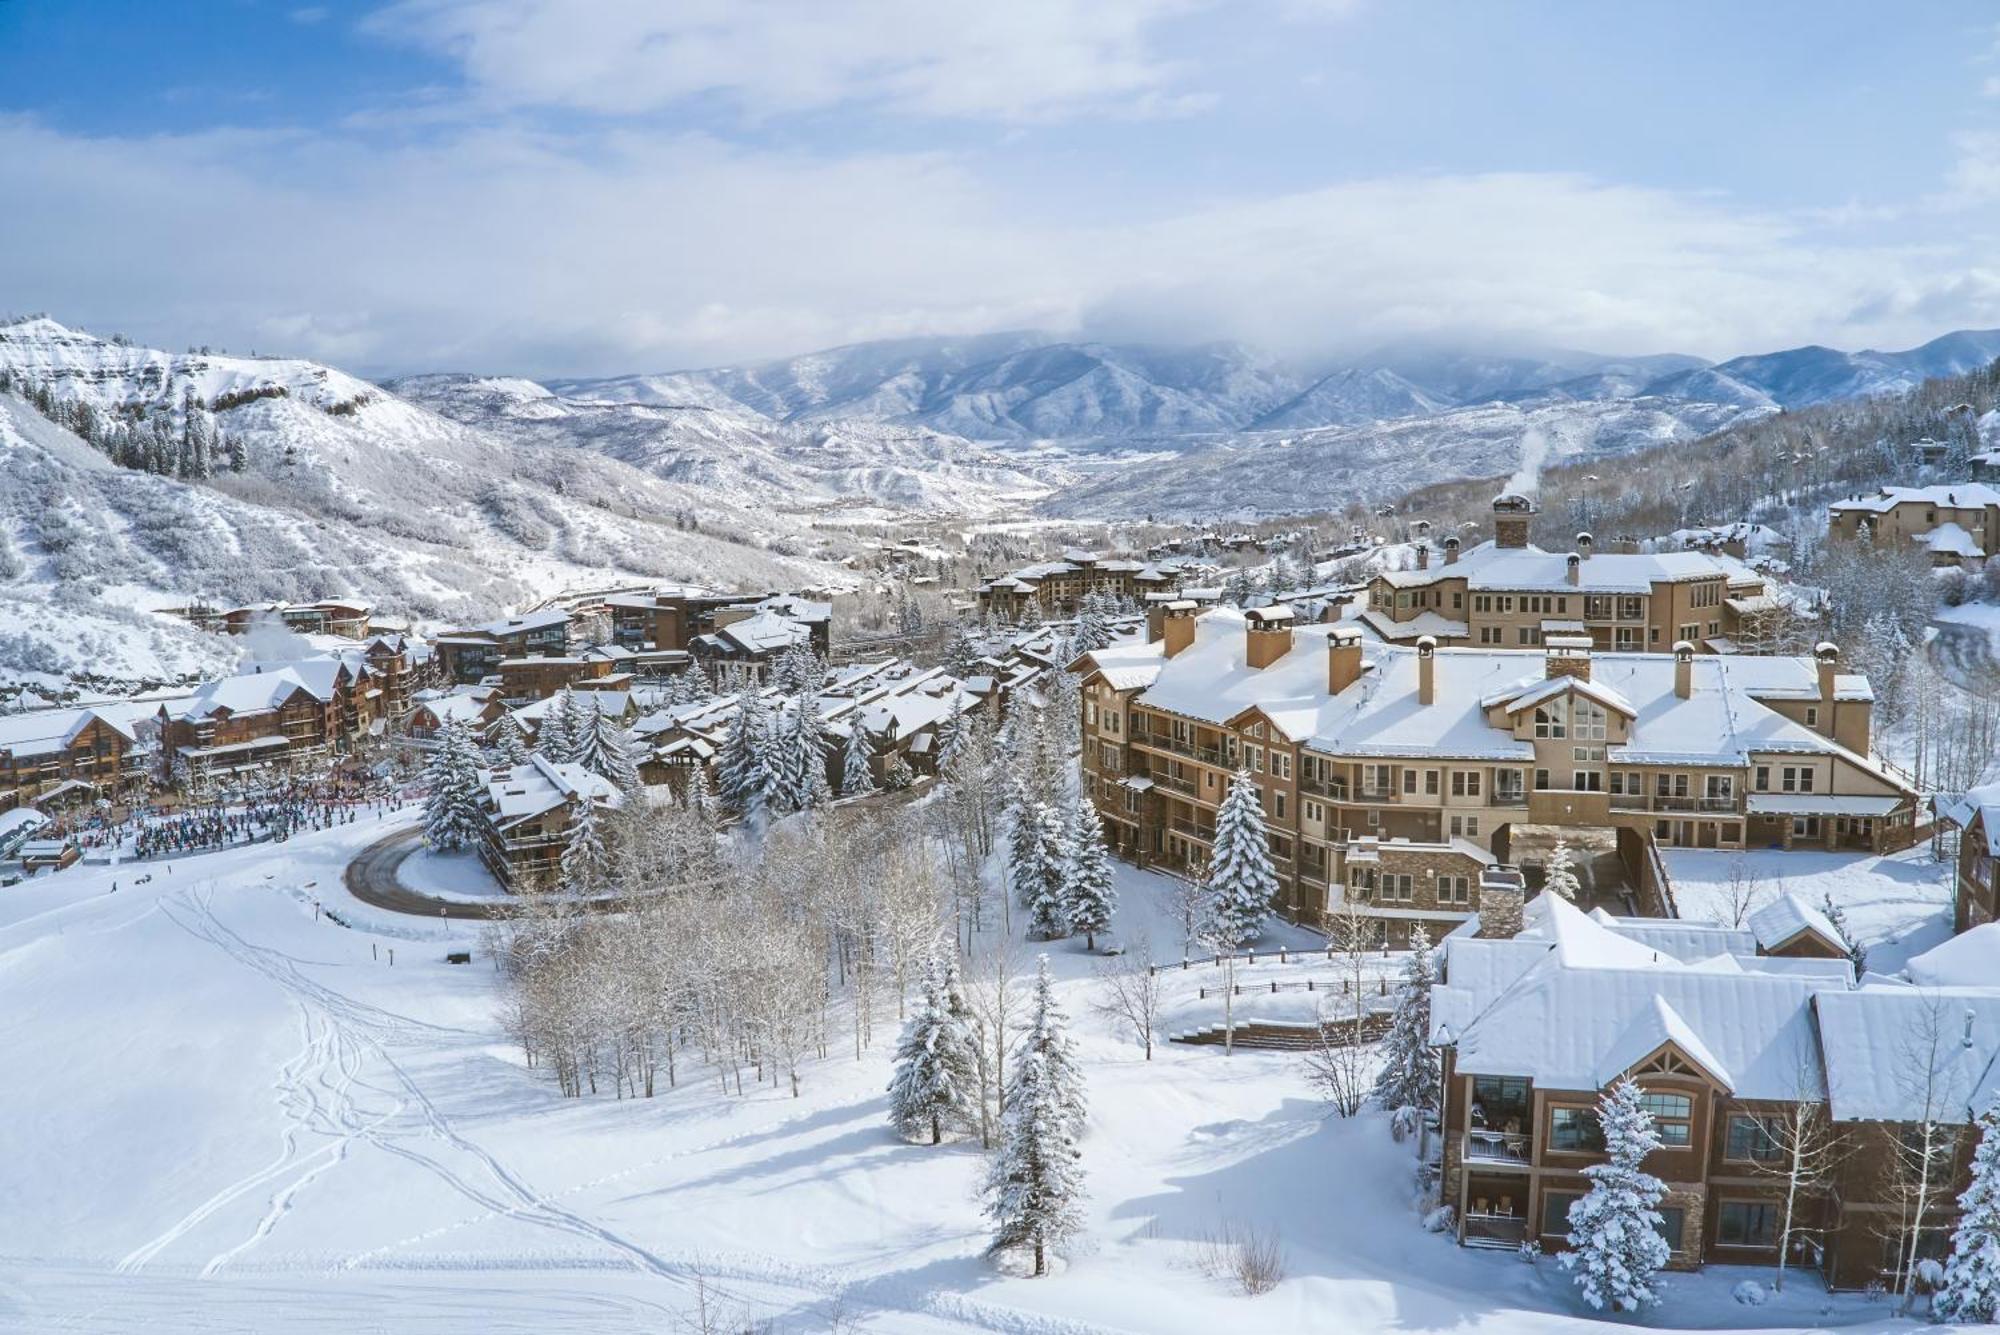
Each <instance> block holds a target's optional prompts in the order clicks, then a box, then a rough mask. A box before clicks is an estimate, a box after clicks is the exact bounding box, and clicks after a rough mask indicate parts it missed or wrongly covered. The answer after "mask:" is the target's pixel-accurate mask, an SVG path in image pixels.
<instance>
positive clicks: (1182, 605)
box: [1160, 598, 1197, 658]
mask: <svg viewBox="0 0 2000 1335" xmlns="http://www.w3.org/2000/svg"><path fill="white" fill-rule="evenodd" d="M1196 610H1197V608H1196V607H1195V604H1194V603H1192V602H1190V601H1188V600H1187V599H1185V598H1180V599H1176V600H1175V601H1173V602H1170V603H1161V604H1160V617H1161V621H1160V638H1161V639H1162V640H1164V641H1166V653H1167V657H1168V658H1172V657H1173V656H1174V655H1175V654H1178V653H1179V652H1180V651H1181V650H1183V649H1185V648H1187V647H1188V646H1189V645H1191V644H1193V643H1194V617H1195V612H1196Z"/></svg>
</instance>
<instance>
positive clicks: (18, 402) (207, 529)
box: [0, 320, 828, 681]
mask: <svg viewBox="0 0 2000 1335" xmlns="http://www.w3.org/2000/svg"><path fill="white" fill-rule="evenodd" d="M0 368H7V369H11V370H13V371H14V372H16V373H17V374H18V375H20V376H23V377H25V378H26V379H28V380H29V381H30V382H32V383H34V384H36V385H39V386H46V387H47V388H48V389H49V390H50V391H51V392H53V393H54V394H55V395H56V396H57V397H58V398H59V399H64V400H78V399H80V400H83V401H86V402H89V403H91V404H93V405H95V406H96V407H97V408H99V409H101V410H103V411H104V412H106V413H107V414H116V413H126V414H129V413H131V412H133V411H137V410H145V409H148V408H152V409H158V408H161V407H164V406H166V405H176V404H178V403H179V402H180V401H181V399H182V396H183V394H184V393H185V392H186V391H187V390H188V389H190V388H192V389H193V390H194V392H195V393H196V395H198V396H199V397H200V398H201V399H202V400H203V401H204V402H207V403H217V402H220V403H223V404H229V403H232V402H234V404H235V406H225V407H223V408H222V409H221V411H218V412H217V413H216V414H215V418H216V421H217V422H218V424H219V425H220V428H221V430H222V432H223V433H224V435H225V436H226V437H228V438H229V439H232V440H235V441H238V442H240V443H241V444H242V445H243V446H244V447H245V453H246V456H247V461H246V462H247V466H246V467H245V469H244V470H243V471H241V472H230V471H227V470H222V471H218V472H217V473H216V474H215V476H213V477H212V478H210V479H208V480H206V481H202V482H186V481H180V480H177V479H173V478H167V477H161V476H157V475H155V474H152V473H147V472H142V471H138V470H135V469H130V468H122V467H119V466H117V465H115V464H113V463H112V462H111V461H110V460H109V459H108V458H107V457H106V456H105V455H104V454H103V453H101V452H100V451H98V450H97V449H95V448H93V447H92V446H91V445H89V444H87V443H85V442H84V441H83V440H81V439H79V438H78V437H76V436H75V435H72V434H71V433H70V432H68V431H66V430H63V429H61V428H59V427H56V426H55V425H53V424H51V423H50V422H49V421H47V420H46V419H45V418H44V417H43V416H42V415H41V414H39V413H38V412H36V410H35V409H34V408H33V407H31V406H30V405H29V404H28V403H27V402H26V401H25V400H23V399H22V398H20V397H18V396H13V395H0V452H4V463H5V467H4V469H0V517H4V524H5V530H4V531H5V533H6V548H5V549H4V550H0V626H4V628H5V636H6V637H5V638H0V681H5V680H11V679H15V678H17V677H20V676H22V675H23V674H25V673H30V672H34V673H49V674H57V675H70V676H75V675H76V674H79V673H84V672H93V673H99V674H103V675H108V676H117V677H126V678H141V677H148V678H150V677H162V676H172V675H175V674H177V673H180V672H184V671H193V670H205V669H207V668H209V667H211V666H212V665H213V661H214V659H215V656H216V652H217V650H218V642H213V641H209V640H205V639H201V638H194V639H190V638H189V636H191V635H192V632H183V631H182V630H181V628H179V627H176V626H172V625H171V624H170V623H168V622H166V621H165V620H164V619H163V618H158V617H142V616H139V615H137V614H136V613H133V612H129V611H126V610H121V609H130V608H142V607H155V606H163V605H170V604H175V603H179V602H183V601H185V600H187V599H188V598H189V597H191V596H194V595H201V596H205V597H207V598H209V599H211V600H218V601H229V602H235V601H249V600H261V599H279V598H282V599H300V598H314V597H323V596H331V595H335V594H350V595H355V596H359V597H361V598H365V599H368V600H370V601H372V602H374V603H375V604H376V605H377V606H378V608H380V609H381V610H383V611H384V612H385V613H388V614H392V615H401V616H412V617H435V618H442V619H456V618H459V617H471V616H476V615H485V614H490V613H492V612H495V611H498V610H500V609H502V608H505V607H509V606H518V605H522V604H524V603H527V602H531V601H533V600H535V599H538V598H541V597H545V596H547V595H549V594H552V593H555V592H557V591H559V590H561V589H564V588H570V587H578V586H588V585H592V584H598V585H602V584H606V583H613V582H630V581H631V580H632V579H634V578H635V577H645V578H662V579H699V580H703V581H707V582H712V583H718V584H735V583H745V584H763V585H783V584H787V583H798V582H800V581H802V580H804V579H813V578H821V577H824V576H825V575H826V574H827V573H828V568H827V567H826V566H825V565H823V564H821V563H819V562H817V561H810V560H805V559H800V558H794V557H787V556H782V555H779V554H778V553H779V552H781V551H786V550H799V551H803V550H804V549H805V542H806V540H805V539H803V538H801V537H800V536H799V535H798V534H797V533H796V531H795V526H787V525H786V524H785V523H784V522H783V521H782V520H781V519H778V518H775V517H773V516H771V515H769V514H768V513H761V512H756V511H752V510H750V509H747V508H737V507H734V506H731V505H729V504H727V503H726V502H725V501H723V500H721V499H718V498H715V497H712V496H709V495H707V494H706V493H705V491H704V490H703V489H701V488H698V487H693V486H685V485H678V484H675V483H673V482H670V481H666V480H663V479H661V478H658V477H655V476H652V475H651V474H649V473H647V472H644V471H642V470H640V469H637V468H633V467H631V466H630V465H628V464H625V463H623V462H620V461H618V460H616V459H613V458H610V457H607V456H603V455H599V454H596V453H594V452H590V451H578V450H573V449H561V450H558V449H549V448H545V447H542V446H537V445H533V444H525V443H520V442H514V441H507V440H501V439H496V438H494V437H492V436H489V435H485V434H482V433H481V432H479V431H476V430H474V429H471V428H469V427H466V426H464V425H461V424H459V423H456V422H452V421H448V420H446V419H444V418H442V417H439V416H438V415H436V414H435V413H432V412H429V411H427V410H426V409H424V408H422V407H420V406H418V405H415V404H412V403H408V402H405V401H403V400H401V399H399V398H397V397H396V396H395V395H393V394H390V393H388V392H385V391H384V390H382V389H380V388H378V387H376V386H372V385H369V384H367V383H366V382H364V381H360V380H356V379H354V378H353V377H351V376H347V375H344V374H342V373H341V372H339V371H335V370H332V369H331V368H328V367H323V366H318V365H316V364H314V363H311V362H303V361H288V360H282V359H270V360H266V359H262V358H238V357H223V356H212V355H206V354H178V355H177V354H168V353H163V352H160V351H157V350H154V349H147V348H136V347H131V346H129V345H125V344H119V343H112V342H109V341H106V340H102V339H97V338H93V337H91V336H90V335H88V334H83V333H79V332H77V331H75V330H70V329H67V328H65V327H63V326H61V325H59V324H56V323H54V322H53V321H48V320H35V321H29V322H24V323H17V324H14V325H6V326H0ZM271 387H278V388H282V390H283V391H284V392H282V393H275V392H271V393H269V394H268V396H266V397H246V395H247V394H248V392H250V391H255V390H259V389H266V390H269V389H271ZM239 400H240V401H239ZM694 512H699V513H700V515H701V517H702V527H701V529H700V530H698V531H696V530H688V529H686V528H684V527H682V526H681V525H680V524H679V523H677V522H676V517H677V515H685V514H689V513H694ZM815 541H817V540H815ZM8 552H11V553H12V554H13V555H12V557H11V559H10V558H9V557H8V555H7V553H8ZM100 632H101V633H100ZM163 636H164V637H165V638H162V637H163Z"/></svg>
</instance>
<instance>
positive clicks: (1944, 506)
mask: <svg viewBox="0 0 2000 1335" xmlns="http://www.w3.org/2000/svg"><path fill="white" fill-rule="evenodd" d="M1826 521H1827V522H1826V528H1827V533H1828V535H1829V536H1831V537H1835V538H1847V539H1855V538H1864V537H1866V538H1872V539H1874V541H1876V542H1879V543H1886V544H1890V545H1893V546H1897V547H1900V546H1902V545H1903V544H1905V543H1915V544H1917V545H1918V546H1920V547H1922V548H1923V549H1924V550H1925V551H1927V552H1929V553H1930V557H1931V564H1932V565H1934V566H1960V567H1968V568H1969V567H1976V566H1981V565H1984V564H1985V563H1986V558H1987V556H1988V555H1990V554H1991V553H1992V552H1993V551H1994V550H1995V546H1996V544H2000V491H1995V490H1994V489H1993V488H1991V487H1989V486H1987V485H1986V484H1985V483H1983V482H1952V483H1945V484H1943V485H1940V486H1935V487H1883V488H1882V489H1881V490H1880V491H1878V492H1876V493H1875V494H1874V495H1872V496H1850V497H1848V498H1847V499H1846V500H1844V501H1835V502H1834V503H1833V504H1831V505H1829V506H1827V507H1826Z"/></svg>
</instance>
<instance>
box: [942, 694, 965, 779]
mask: <svg viewBox="0 0 2000 1335" xmlns="http://www.w3.org/2000/svg"><path fill="white" fill-rule="evenodd" d="M963 750H965V715H964V714H962V713H960V712H959V711H958V709H957V708H956V706H954V707H953V708H952V709H950V710H948V711H947V712H946V713H945V716H944V717H943V718H941V719H939V720H938V725H937V767H938V772H939V773H943V772H944V770H945V768H946V767H947V766H948V765H950V764H951V762H952V761H954V760H957V759H958V755H959V752H961V751H963Z"/></svg>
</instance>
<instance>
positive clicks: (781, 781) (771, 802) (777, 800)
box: [764, 704, 805, 815]
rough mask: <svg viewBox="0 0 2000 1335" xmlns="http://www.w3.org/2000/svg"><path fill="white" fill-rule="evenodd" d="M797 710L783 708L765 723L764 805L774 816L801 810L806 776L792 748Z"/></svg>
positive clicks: (795, 731)
mask: <svg viewBox="0 0 2000 1335" xmlns="http://www.w3.org/2000/svg"><path fill="white" fill-rule="evenodd" d="M797 714H798V707H797V705H796V704H793V705H780V706H779V707H778V708H777V709H776V710H775V711H774V712H773V713H771V714H770V715H769V716H768V717H767V718H766V719H765V720H764V806H765V808H766V809H767V810H769V811H770V812H771V813H772V814H774V815H783V814H784V813H786V812H788V811H797V810H798V809H799V791H800V788H801V786H802V785H803V784H804V782H805V774H804V772H803V770H802V769H801V768H800V766H799V754H798V751H797V750H796V749H795V748H794V747H793V745H792V738H793V737H794V736H795V735H796V733H797V723H796V721H795V720H796V718H797Z"/></svg>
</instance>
